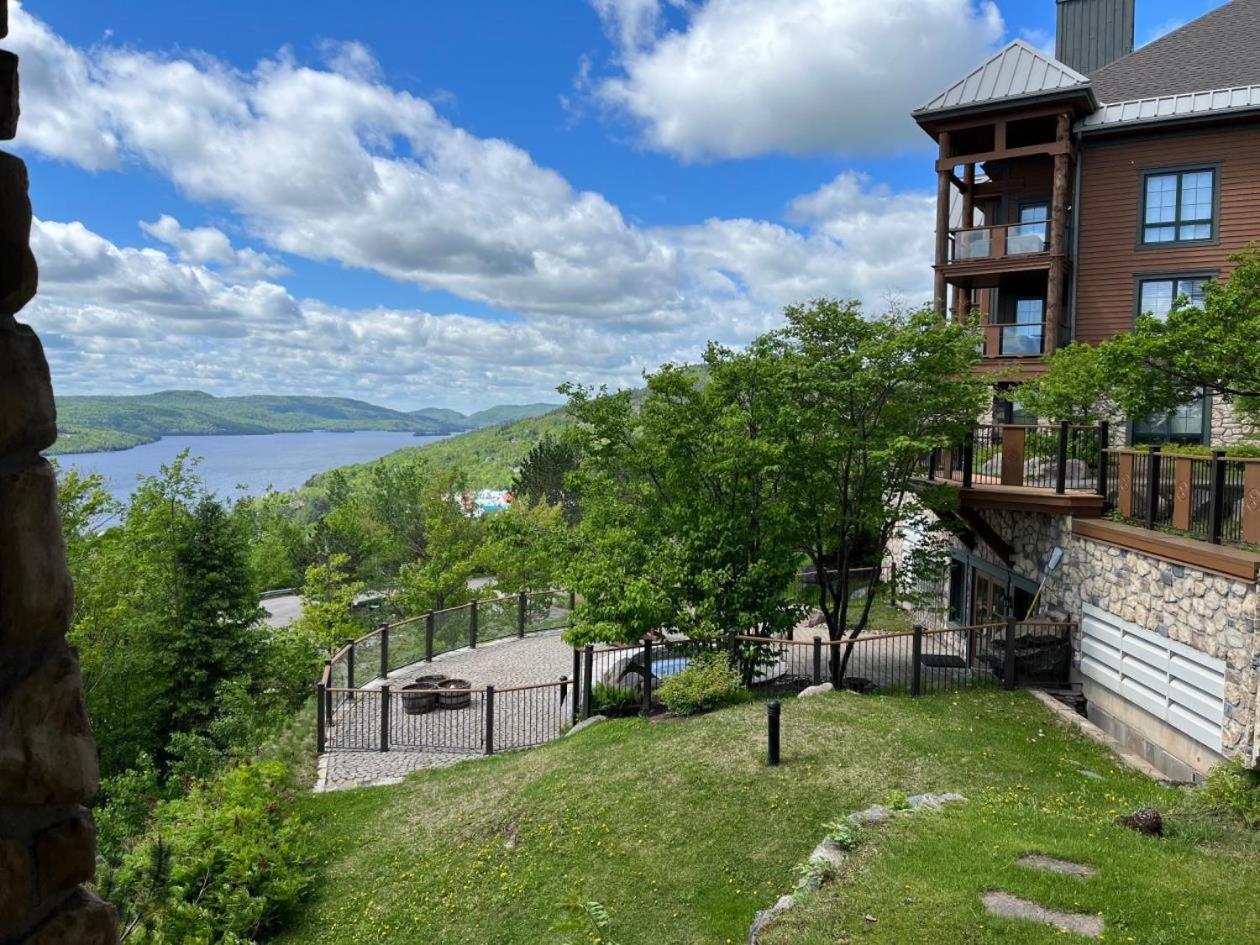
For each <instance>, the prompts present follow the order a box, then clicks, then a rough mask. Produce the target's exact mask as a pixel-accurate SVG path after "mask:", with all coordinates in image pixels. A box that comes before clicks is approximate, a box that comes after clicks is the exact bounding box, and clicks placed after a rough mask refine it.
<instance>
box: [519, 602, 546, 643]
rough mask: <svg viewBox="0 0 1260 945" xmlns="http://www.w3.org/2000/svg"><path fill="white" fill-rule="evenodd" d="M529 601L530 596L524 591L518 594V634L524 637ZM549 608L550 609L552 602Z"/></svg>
mask: <svg viewBox="0 0 1260 945" xmlns="http://www.w3.org/2000/svg"><path fill="white" fill-rule="evenodd" d="M527 602H528V596H527V595H526V594H525V592H524V591H521V592H520V593H519V594H518V595H516V635H517V636H518V637H520V638H522V639H524V637H525V608H526V606H527ZM548 609H550V604H549V605H548Z"/></svg>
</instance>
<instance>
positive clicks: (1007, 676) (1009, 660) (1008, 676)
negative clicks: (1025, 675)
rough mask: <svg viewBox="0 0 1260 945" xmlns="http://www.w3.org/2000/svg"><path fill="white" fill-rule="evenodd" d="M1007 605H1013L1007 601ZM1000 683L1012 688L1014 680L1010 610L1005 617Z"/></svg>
mask: <svg viewBox="0 0 1260 945" xmlns="http://www.w3.org/2000/svg"><path fill="white" fill-rule="evenodd" d="M1007 606H1008V607H1012V606H1014V604H1013V602H1011V601H1009V600H1008V601H1007ZM1002 656H1003V661H1002V685H1003V687H1005V688H1007V689H1014V688H1015V686H1016V681H1015V614H1014V612H1013V611H1012V612H1011V613H1010V614H1009V615H1007V618H1006V650H1005V652H1004V653H1003V654H1002Z"/></svg>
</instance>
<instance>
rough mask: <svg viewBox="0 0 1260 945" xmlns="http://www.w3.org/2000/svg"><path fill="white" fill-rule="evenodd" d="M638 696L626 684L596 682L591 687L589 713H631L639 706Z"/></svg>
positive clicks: (610, 714) (616, 714) (614, 714)
mask: <svg viewBox="0 0 1260 945" xmlns="http://www.w3.org/2000/svg"><path fill="white" fill-rule="evenodd" d="M639 702H640V699H639V696H638V695H636V694H635V692H634V690H633V689H630V688H629V687H626V686H614V685H612V684H611V683H605V682H601V683H596V684H595V685H594V686H593V687H592V688H591V713H592V714H593V715H607V716H618V715H633V714H634V713H635V712H636V711H637V710H638V708H639Z"/></svg>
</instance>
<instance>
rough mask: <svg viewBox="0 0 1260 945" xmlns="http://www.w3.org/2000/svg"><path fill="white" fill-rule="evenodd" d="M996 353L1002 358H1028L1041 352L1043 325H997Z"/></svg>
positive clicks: (1043, 335)
mask: <svg viewBox="0 0 1260 945" xmlns="http://www.w3.org/2000/svg"><path fill="white" fill-rule="evenodd" d="M997 327H998V353H999V354H1000V355H1001V356H1002V357H1004V358H1029V357H1035V356H1036V355H1039V354H1041V352H1042V347H1043V342H1044V340H1045V326H1044V325H999V326H997Z"/></svg>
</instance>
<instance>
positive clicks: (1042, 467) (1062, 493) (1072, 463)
mask: <svg viewBox="0 0 1260 945" xmlns="http://www.w3.org/2000/svg"><path fill="white" fill-rule="evenodd" d="M1106 437H1107V426H1106V424H1102V425H1101V426H1098V427H1093V426H1073V425H1071V424H1066V423H1063V424H1057V425H1036V426H1032V425H1025V424H1001V425H985V426H980V427H977V428H976V429H975V431H973V432H972V433H971V434H969V435H968V436H967V438H966V439H965V440H964V442H963V443H961V444H960V445H959V446H957V447H955V448H952V449H940V450H934V451H933V453H932V455H931V456H930V457H928V460H927V462H926V463H925V470H924V475H923V479H924V481H926V482H929V483H931V482H940V483H945V484H947V485H951V486H956V487H957V488H958V500H959V505H960V506H961V507H962V508H964V509H986V508H987V509H1009V510H1012V511H1024V512H1047V513H1058V514H1070V515H1078V516H1082V517H1097V516H1099V515H1101V514H1102V512H1103V504H1104V501H1105V495H1106V490H1107V482H1106V475H1107V467H1106V464H1105V463H1104V462H1103V461H1102V458H1103V456H1104V455H1105V454H1104V453H1103V448H1104V447H1105V445H1106Z"/></svg>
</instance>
